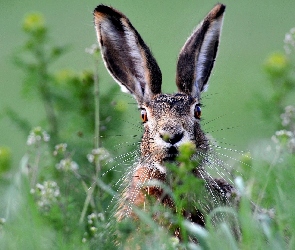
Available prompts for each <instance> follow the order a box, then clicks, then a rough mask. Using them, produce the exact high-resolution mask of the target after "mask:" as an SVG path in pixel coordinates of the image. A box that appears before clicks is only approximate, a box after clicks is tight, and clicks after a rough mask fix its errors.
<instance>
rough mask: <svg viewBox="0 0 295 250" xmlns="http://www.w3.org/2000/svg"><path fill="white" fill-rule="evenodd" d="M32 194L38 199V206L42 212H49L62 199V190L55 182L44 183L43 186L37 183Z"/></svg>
mask: <svg viewBox="0 0 295 250" xmlns="http://www.w3.org/2000/svg"><path fill="white" fill-rule="evenodd" d="M31 194H33V195H34V196H35V198H36V201H37V205H38V206H39V208H40V209H42V210H48V209H50V207H51V206H52V205H53V204H54V203H56V202H57V200H58V198H59V197H60V190H59V187H58V185H57V183H56V182H55V181H44V182H43V183H42V184H40V183H37V184H36V186H35V188H34V189H31Z"/></svg>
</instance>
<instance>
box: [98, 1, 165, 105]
mask: <svg viewBox="0 0 295 250" xmlns="http://www.w3.org/2000/svg"><path fill="white" fill-rule="evenodd" d="M93 14H94V21H95V28H96V33H97V38H98V42H99V45H100V48H101V53H102V57H103V60H104V62H105V65H106V67H107V69H108V71H109V73H110V74H111V75H112V76H113V78H114V79H115V80H116V81H117V82H118V83H119V84H120V86H121V87H122V85H123V86H124V87H125V88H124V87H123V88H122V89H123V90H126V89H127V90H128V92H130V93H131V94H133V95H134V96H135V98H136V100H137V101H138V103H141V102H142V101H143V100H145V99H150V98H151V97H152V96H153V95H156V94H159V93H161V83H162V74H161V71H160V68H159V66H158V64H157V62H156V60H155V59H154V57H153V56H152V53H151V51H150V50H149V48H148V47H147V45H146V44H145V43H144V41H143V40H142V38H141V37H140V35H139V34H138V32H137V31H136V30H135V28H134V27H133V26H132V24H131V23H130V21H129V20H128V18H127V17H126V16H124V15H123V14H122V13H120V12H119V11H117V10H115V9H113V8H111V7H107V6H104V5H99V6H97V7H96V8H95V10H94V13H93Z"/></svg>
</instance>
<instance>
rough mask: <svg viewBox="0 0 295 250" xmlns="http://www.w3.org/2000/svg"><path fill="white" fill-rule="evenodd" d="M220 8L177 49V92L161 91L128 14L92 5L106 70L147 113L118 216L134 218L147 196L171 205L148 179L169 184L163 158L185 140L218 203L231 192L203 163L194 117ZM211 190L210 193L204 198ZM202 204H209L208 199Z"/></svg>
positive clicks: (194, 217)
mask: <svg viewBox="0 0 295 250" xmlns="http://www.w3.org/2000/svg"><path fill="white" fill-rule="evenodd" d="M224 11H225V6H224V5H222V4H217V5H216V6H215V7H214V8H213V9H212V10H211V11H210V12H209V14H208V15H207V16H206V17H205V19H204V20H203V22H202V23H201V24H200V25H199V26H198V28H197V29H196V30H195V31H194V32H193V34H192V35H191V36H190V37H189V38H188V40H187V42H186V43H185V45H184V47H183V48H182V49H181V52H180V55H179V58H178V63H177V75H176V84H177V87H178V90H179V93H177V94H162V93H161V84H162V75H161V71H160V68H159V66H158V65H157V63H156V60H155V59H154V57H153V55H152V53H151V51H150V49H149V48H148V47H147V45H146V44H145V43H144V41H143V40H142V38H141V36H140V35H139V34H138V32H137V31H136V30H135V28H134V27H133V26H132V24H131V23H130V21H129V20H128V19H127V17H126V16H125V15H123V14H122V13H120V12H119V11H117V10H115V9H113V8H111V7H107V6H104V5H100V6H98V7H97V8H96V9H95V11H94V18H95V27H96V32H97V37H98V42H99V44H100V48H101V52H102V56H103V59H104V62H105V64H106V67H107V69H108V70H109V72H110V74H111V75H112V76H113V78H114V79H115V80H116V81H117V82H118V83H119V84H120V85H123V86H124V87H125V88H126V89H127V90H128V91H129V92H130V93H131V94H132V95H133V96H134V97H135V99H136V100H137V102H138V105H139V108H140V109H142V110H145V111H146V112H147V121H146V122H145V123H144V133H143V137H142V140H141V145H140V158H139V160H138V162H137V163H136V164H135V165H134V171H133V173H132V174H131V175H130V176H128V179H127V188H126V189H125V190H124V192H123V194H122V199H121V202H120V203H119V207H118V210H117V213H116V217H117V219H118V220H122V219H123V218H125V217H134V218H135V217H136V216H135V214H134V212H133V207H134V206H137V207H140V208H144V209H146V204H147V200H148V197H149V196H152V197H154V200H156V201H157V202H161V203H163V204H164V205H166V206H169V207H171V208H173V207H174V203H173V201H172V199H171V198H170V197H169V196H168V195H167V194H165V193H164V191H163V189H162V187H161V185H150V184H149V182H151V181H157V182H158V183H159V182H160V183H164V184H168V183H167V169H166V166H165V163H166V162H167V161H173V160H174V159H175V157H176V155H177V154H178V150H179V147H180V146H181V145H182V144H184V143H191V144H193V145H194V146H195V151H196V152H195V154H194V157H200V159H202V160H201V162H200V165H199V166H196V168H195V170H194V171H193V174H194V175H195V176H196V178H201V179H203V180H204V181H205V183H206V187H207V190H208V191H210V192H208V193H211V194H212V195H214V196H217V197H218V199H219V200H220V201H221V202H228V201H229V200H230V198H231V196H232V195H233V194H234V193H235V190H234V188H233V187H232V186H231V185H230V184H228V183H227V182H226V181H225V180H223V179H214V178H212V177H211V176H210V175H209V174H208V173H207V172H206V171H205V169H204V168H203V165H204V164H206V162H207V159H206V156H208V155H209V154H210V146H209V142H208V139H207V137H206V135H205V133H204V132H203V131H202V129H201V126H200V119H199V117H198V116H195V109H196V107H197V106H198V107H199V102H200V98H201V92H203V91H204V90H205V89H206V86H207V85H208V79H209V76H210V73H211V70H212V68H213V64H214V61H215V58H216V54H217V49H218V44H219V36H220V32H221V26H222V19H223V13H224ZM203 158H204V159H203ZM183 181H185V180H183ZM171 188H172V189H173V188H176V187H171ZM195 192H198V190H195ZM204 195H205V196H206V194H204ZM212 195H211V196H210V195H208V198H207V201H208V203H210V199H212V198H213V197H212ZM214 198H215V197H214ZM195 202H198V201H195ZM205 205H206V207H210V205H211V204H210V205H209V204H208V205H207V204H205ZM183 215H184V217H186V218H187V219H189V220H191V221H193V222H195V223H198V224H200V225H204V224H205V221H204V216H203V214H202V213H201V212H200V211H199V210H197V209H196V210H194V211H183Z"/></svg>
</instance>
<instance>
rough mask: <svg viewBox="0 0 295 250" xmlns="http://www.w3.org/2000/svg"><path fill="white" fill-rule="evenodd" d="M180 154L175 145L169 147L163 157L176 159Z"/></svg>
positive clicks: (170, 159)
mask: <svg viewBox="0 0 295 250" xmlns="http://www.w3.org/2000/svg"><path fill="white" fill-rule="evenodd" d="M177 155H178V149H177V148H176V147H175V146H171V147H169V148H168V149H167V154H166V155H165V157H164V158H163V161H175V159H176V156H177Z"/></svg>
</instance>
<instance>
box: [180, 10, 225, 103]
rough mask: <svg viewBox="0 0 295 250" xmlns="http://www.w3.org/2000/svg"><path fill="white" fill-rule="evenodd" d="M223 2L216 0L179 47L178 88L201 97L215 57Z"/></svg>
mask: <svg viewBox="0 0 295 250" xmlns="http://www.w3.org/2000/svg"><path fill="white" fill-rule="evenodd" d="M224 11H225V5H222V4H217V5H215V6H214V8H213V9H212V10H211V11H210V12H209V13H208V15H207V16H206V17H205V18H204V20H203V21H202V22H201V23H200V24H199V26H198V27H197V28H196V30H195V31H194V32H193V34H192V35H191V36H190V37H189V38H188V40H187V41H186V43H185V44H184V46H183V48H182V49H181V51H180V54H179V58H178V62H177V73H176V84H177V87H178V90H179V91H180V92H184V93H186V94H190V95H192V96H193V97H195V98H198V99H199V98H200V94H201V92H202V91H204V90H205V89H206V87H207V85H208V84H207V82H208V79H209V76H210V73H211V70H212V68H213V64H214V61H215V58H216V54H217V49H218V43H219V37H220V32H221V27H222V21H223V13H224Z"/></svg>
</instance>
